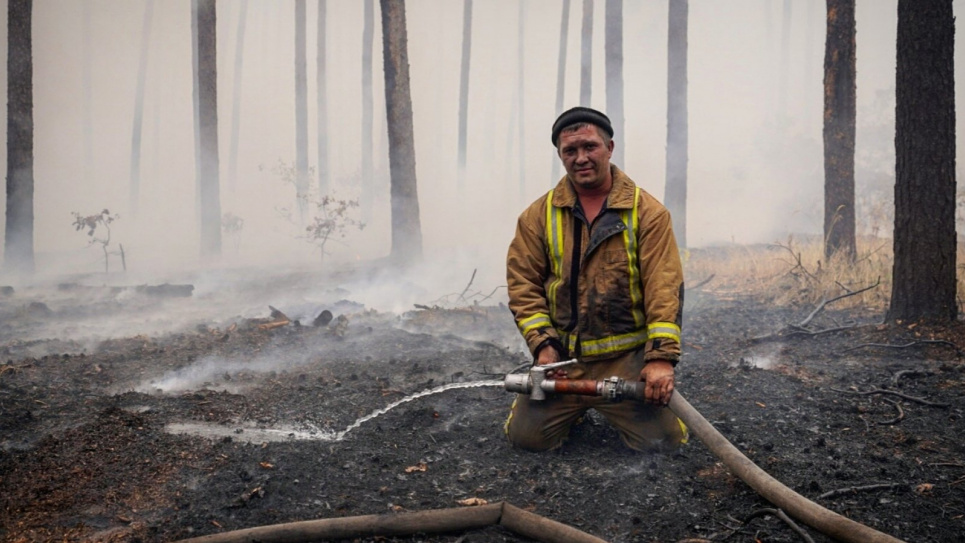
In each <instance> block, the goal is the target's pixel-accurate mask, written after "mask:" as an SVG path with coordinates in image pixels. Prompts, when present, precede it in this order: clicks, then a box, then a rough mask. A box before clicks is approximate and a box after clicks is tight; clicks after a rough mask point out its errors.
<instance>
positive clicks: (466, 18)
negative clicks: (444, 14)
mask: <svg viewBox="0 0 965 543" xmlns="http://www.w3.org/2000/svg"><path fill="white" fill-rule="evenodd" d="M471 51H472V0H463V4H462V64H461V67H460V70H459V164H458V168H459V170H458V172H457V175H458V182H459V187H460V188H461V187H462V185H463V184H464V183H465V178H466V143H467V142H466V140H467V136H468V134H467V132H468V128H469V127H468V124H469V61H470V59H471V55H470V53H471Z"/></svg>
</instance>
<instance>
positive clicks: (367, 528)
mask: <svg viewBox="0 0 965 543" xmlns="http://www.w3.org/2000/svg"><path fill="white" fill-rule="evenodd" d="M492 525H499V526H503V527H504V528H506V529H507V530H510V531H512V532H515V533H517V534H519V535H522V536H526V537H529V538H531V539H535V540H537V541H545V542H547V543H606V541H604V540H603V539H600V538H598V537H594V536H592V535H590V534H588V533H586V532H581V531H580V530H577V529H576V528H573V527H571V526H567V525H566V524H563V523H560V522H556V521H555V520H550V519H548V518H545V517H541V516H539V515H536V514H533V513H530V512H528V511H524V510H522V509H520V508H518V507H515V506H513V505H511V504H508V503H506V502H497V503H493V504H488V505H478V506H474V507H461V508H456V509H436V510H432V511H416V512H412V513H392V514H384V515H362V516H357V517H342V518H330V519H320V520H305V521H301V522H289V523H286V524H275V525H272V526H259V527H256V528H248V529H245V530H236V531H233V532H224V533H220V534H212V535H206V536H201V537H195V538H192V539H185V540H182V541H181V542H180V543H255V542H258V543H307V542H309V541H328V540H332V539H350V538H354V537H371V536H407V535H414V534H433V533H445V532H461V531H466V530H474V529H479V528H485V527H486V526H492Z"/></svg>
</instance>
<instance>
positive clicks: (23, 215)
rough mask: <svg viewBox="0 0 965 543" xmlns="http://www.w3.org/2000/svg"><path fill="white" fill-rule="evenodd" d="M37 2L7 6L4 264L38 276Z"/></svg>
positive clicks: (12, 2)
mask: <svg viewBox="0 0 965 543" xmlns="http://www.w3.org/2000/svg"><path fill="white" fill-rule="evenodd" d="M32 10H33V2H32V1H31V0H9V1H8V2H7V209H6V223H5V224H6V230H5V232H4V239H3V241H4V244H3V251H4V253H3V256H4V258H3V263H4V269H5V271H7V272H11V273H16V274H21V273H23V274H28V273H33V271H34V143H33V139H34V118H33V49H32V43H31V40H32V36H31V29H30V25H31V12H32Z"/></svg>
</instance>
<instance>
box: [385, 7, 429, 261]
mask: <svg viewBox="0 0 965 543" xmlns="http://www.w3.org/2000/svg"><path fill="white" fill-rule="evenodd" d="M379 6H380V7H381V9H382V58H383V64H384V69H385V109H386V116H387V118H388V125H389V126H388V128H389V169H390V170H391V178H392V180H391V187H390V199H391V203H392V252H391V258H392V260H394V261H396V262H399V263H412V262H415V261H418V260H420V259H421V258H422V227H421V226H420V222H419V191H418V187H417V183H416V175H415V144H414V142H415V136H414V129H413V126H412V97H411V94H410V90H409V53H408V38H407V36H406V26H405V0H379Z"/></svg>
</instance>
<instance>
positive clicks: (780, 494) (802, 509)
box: [503, 360, 902, 543]
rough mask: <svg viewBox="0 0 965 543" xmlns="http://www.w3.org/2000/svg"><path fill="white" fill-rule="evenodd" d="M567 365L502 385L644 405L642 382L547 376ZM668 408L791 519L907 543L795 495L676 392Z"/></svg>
mask: <svg viewBox="0 0 965 543" xmlns="http://www.w3.org/2000/svg"><path fill="white" fill-rule="evenodd" d="M576 362H577V361H576V360H565V361H562V362H554V363H552V364H545V365H541V366H540V365H534V366H533V367H532V368H530V370H529V372H528V373H525V374H512V373H511V374H509V375H507V376H506V378H505V380H504V382H503V385H504V387H505V388H506V390H507V391H509V392H516V393H519V394H528V395H529V399H530V400H533V401H544V400H546V395H547V394H578V395H582V396H599V397H603V398H606V399H608V400H609V401H614V402H617V401H621V400H624V399H632V400H637V401H642V400H643V399H644V397H645V396H644V387H645V383H643V382H630V381H625V380H623V379H620V378H617V377H610V378H608V379H604V380H602V381H593V380H576V379H572V380H571V379H547V374H548V373H549V372H550V371H552V370H557V369H560V368H563V367H566V366H568V365H571V364H575V363H576ZM667 407H668V408H669V409H670V410H671V411H673V412H674V414H675V415H677V417H678V418H680V420H682V421H683V422H684V424H686V425H687V428H688V429H689V430H690V431H691V432H692V433H693V434H694V435H696V436H697V438H698V439H700V441H702V442H703V443H704V445H706V446H707V448H708V449H710V452H712V453H714V455H715V456H717V457H718V458H720V460H721V461H722V462H723V463H724V465H726V466H727V467H728V468H729V469H730V470H731V471H732V472H733V473H734V474H735V475H737V476H738V477H739V478H740V479H741V480H742V481H744V482H745V483H747V484H748V486H750V487H751V488H753V489H754V490H755V491H757V493H758V494H760V495H761V496H763V497H764V499H766V500H767V501H769V502H771V503H773V504H774V505H776V506H777V507H779V508H781V509H782V510H784V511H785V512H786V513H787V514H788V515H790V516H792V517H794V518H796V519H797V520H799V521H801V522H803V523H805V524H807V525H808V526H810V527H812V528H814V529H816V530H818V531H820V532H821V533H823V534H825V535H828V536H830V537H832V538H834V539H835V540H838V541H844V542H847V543H902V541H901V540H900V539H897V538H894V537H892V536H890V535H888V534H884V533H882V532H879V531H877V530H875V529H873V528H870V527H868V526H865V525H864V524H860V523H858V522H855V521H853V520H851V519H849V518H846V517H843V516H841V515H839V514H837V513H835V512H834V511H831V510H830V509H827V508H825V507H823V506H821V505H818V504H816V503H814V502H812V501H811V500H809V499H807V498H805V497H804V496H802V495H800V494H798V493H797V492H794V491H793V490H791V489H790V488H788V487H787V486H786V485H784V484H783V483H781V482H780V481H778V480H777V479H775V478H774V477H772V476H770V475H769V474H768V473H767V472H765V471H764V470H762V469H761V468H759V467H758V466H757V465H756V464H754V463H753V462H751V460H750V459H749V458H747V457H746V456H744V454H743V453H741V452H740V451H739V450H738V449H737V447H735V446H734V445H733V444H731V443H730V442H729V441H727V438H725V437H724V436H723V435H722V434H721V433H720V432H718V431H717V429H716V428H714V426H713V425H712V424H711V423H710V422H708V421H707V419H705V418H704V416H703V415H701V414H700V413H699V412H698V411H697V410H696V409H694V407H693V406H692V405H690V403H688V402H687V400H685V399H684V397H683V396H681V395H680V393H679V392H677V391H676V390H675V391H674V392H673V395H672V396H671V398H670V403H669V404H668V405H667Z"/></svg>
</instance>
